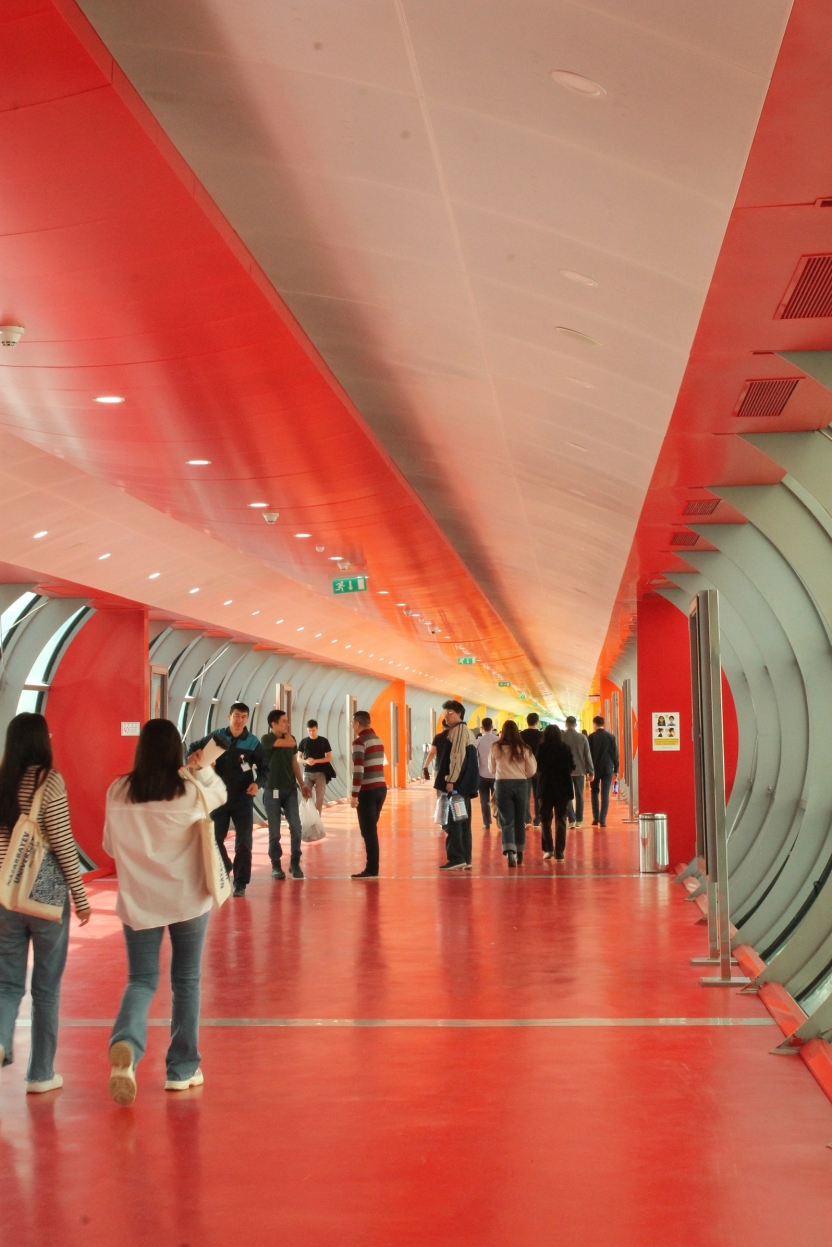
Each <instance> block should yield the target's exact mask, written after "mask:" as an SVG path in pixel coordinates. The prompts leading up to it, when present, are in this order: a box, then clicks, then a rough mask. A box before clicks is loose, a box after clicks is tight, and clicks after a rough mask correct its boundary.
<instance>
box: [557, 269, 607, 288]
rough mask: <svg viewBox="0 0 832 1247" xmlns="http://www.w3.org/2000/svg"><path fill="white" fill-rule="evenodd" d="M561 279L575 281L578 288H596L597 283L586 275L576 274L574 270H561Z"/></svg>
mask: <svg viewBox="0 0 832 1247" xmlns="http://www.w3.org/2000/svg"><path fill="white" fill-rule="evenodd" d="M560 275H561V277H565V278H566V280H567V281H575V282H577V283H578V285H579V286H597V285H598V282H597V281H595V280H594V279H593V278H592V277H587V275H586V273H576V272H575V270H574V269H571V268H562V269H561V270H560Z"/></svg>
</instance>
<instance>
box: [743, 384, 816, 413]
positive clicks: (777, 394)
mask: <svg viewBox="0 0 832 1247" xmlns="http://www.w3.org/2000/svg"><path fill="white" fill-rule="evenodd" d="M799 380H800V378H799V377H776V378H773V379H771V380H768V381H746V383H745V385H744V386H743V388H742V392H741V394H740V396H739V399H738V401H737V405H736V407H735V408H734V415H735V416H779V415H780V414H781V413H782V411H783V408H784V407H785V406H786V403H787V402H788V401H789V399H790V398H791V396H792V394H793V393H794V390H795V387H796V386H797V384H798V382H799Z"/></svg>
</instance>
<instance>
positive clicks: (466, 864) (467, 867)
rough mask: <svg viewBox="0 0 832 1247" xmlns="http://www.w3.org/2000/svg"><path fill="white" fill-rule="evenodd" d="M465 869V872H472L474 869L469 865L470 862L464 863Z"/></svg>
mask: <svg viewBox="0 0 832 1247" xmlns="http://www.w3.org/2000/svg"><path fill="white" fill-rule="evenodd" d="M465 869H466V870H473V869H474V868H473V866H472V865H471V863H470V862H466V863H465Z"/></svg>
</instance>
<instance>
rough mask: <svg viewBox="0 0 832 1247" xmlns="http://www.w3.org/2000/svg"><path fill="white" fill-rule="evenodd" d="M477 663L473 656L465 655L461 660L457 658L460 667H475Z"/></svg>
mask: <svg viewBox="0 0 832 1247" xmlns="http://www.w3.org/2000/svg"><path fill="white" fill-rule="evenodd" d="M476 661H477V660H476V658H474V656H473V655H472V654H463V656H462V657H461V658H457V662H458V663H459V665H460V667H473V665H474V663H475V662H476Z"/></svg>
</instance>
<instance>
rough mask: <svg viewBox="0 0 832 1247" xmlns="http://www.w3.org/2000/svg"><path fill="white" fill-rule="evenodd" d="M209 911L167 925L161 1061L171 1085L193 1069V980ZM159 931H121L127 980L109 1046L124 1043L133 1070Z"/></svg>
mask: <svg viewBox="0 0 832 1247" xmlns="http://www.w3.org/2000/svg"><path fill="white" fill-rule="evenodd" d="M210 913H211V911H210V910H209V911H208V913H207V914H201V915H200V917H199V918H189V919H188V921H187V922H172V923H171V925H170V926H169V927H168V931H169V932H170V943H171V949H172V957H171V963H170V982H171V987H172V988H173V1010H172V1017H171V1026H170V1047H169V1048H168V1051H167V1056H166V1058H165V1062H166V1065H167V1077H168V1078H169V1079H174V1080H176V1081H177V1082H185V1081H186V1080H187V1079H189V1078H192V1077H193V1075H194V1074H195V1073H196V1071H197V1070H198V1069H199V1062H200V1061H201V1059H202V1058H201V1057H200V1055H199V1049H198V1047H197V1044H198V1043H199V979H200V972H201V964H202V946H203V944H204V943H205V932H206V931H207V929H208V918H209V917H210ZM164 933H165V928H164V927H149V928H148V930H146V931H134V930H133V928H132V927H128V926H125V928H124V942H125V943H126V945H127V966H128V977H127V986H126V987H125V989H124V995H123V996H122V998H121V1007H120V1008H119V1011H118V1017H117V1018H116V1024H115V1026H114V1027H113V1033H112V1035H111V1036H110V1044H111V1046H112V1044H114V1043H117V1042H118V1041H119V1040H120V1039H123V1040H126V1041H127V1043H129V1045H130V1047H131V1048H132V1049H133V1060H134V1062H135V1064H137V1065H138V1063H139V1061H140V1060H141V1059H142V1057H143V1056H144V1053H145V1048H146V1047H147V1015H148V1012H149V1011H150V1002H151V1001H152V999H153V997H154V995H155V994H156V988H157V987H158V986H159V950H160V949H161V947H162V936H163V935H164Z"/></svg>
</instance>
